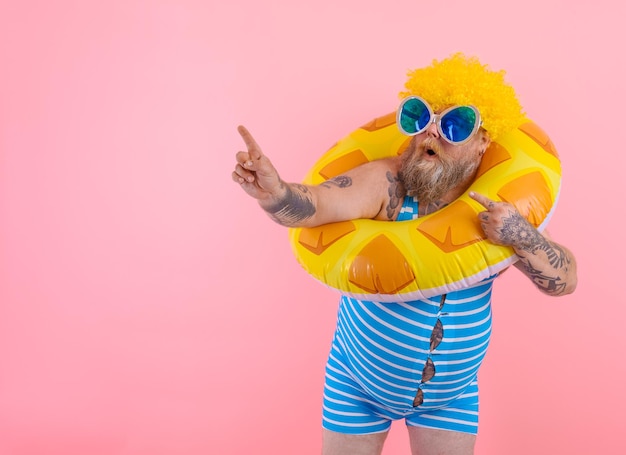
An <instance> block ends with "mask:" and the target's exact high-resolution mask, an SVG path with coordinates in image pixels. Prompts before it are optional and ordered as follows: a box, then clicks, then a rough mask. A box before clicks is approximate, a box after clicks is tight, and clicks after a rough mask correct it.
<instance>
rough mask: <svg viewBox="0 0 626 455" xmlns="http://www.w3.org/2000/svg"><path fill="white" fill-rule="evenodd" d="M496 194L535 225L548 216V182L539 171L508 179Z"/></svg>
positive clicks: (549, 203)
mask: <svg viewBox="0 0 626 455" xmlns="http://www.w3.org/2000/svg"><path fill="white" fill-rule="evenodd" d="M498 196H499V197H500V198H501V199H502V200H503V201H506V202H509V203H511V204H513V205H514V206H515V208H516V209H517V210H518V211H519V213H520V214H521V215H522V216H523V217H524V218H526V219H527V220H528V221H529V222H530V223H531V224H532V225H533V226H535V227H537V226H539V225H540V224H541V222H542V221H543V220H544V219H545V218H546V217H547V216H548V210H549V208H550V207H552V205H553V200H552V196H551V195H550V187H549V186H548V182H546V179H545V178H544V177H543V175H542V174H541V172H539V171H536V172H531V173H530V174H525V175H522V176H521V177H518V178H516V179H515V180H512V181H510V182H509V183H507V184H506V185H504V186H503V187H502V188H500V189H499V190H498Z"/></svg>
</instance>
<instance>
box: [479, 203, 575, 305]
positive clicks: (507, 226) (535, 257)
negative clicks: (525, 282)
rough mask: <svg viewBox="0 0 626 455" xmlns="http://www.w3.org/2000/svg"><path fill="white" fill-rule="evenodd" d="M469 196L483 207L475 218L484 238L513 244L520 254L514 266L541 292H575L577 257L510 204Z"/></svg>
mask: <svg viewBox="0 0 626 455" xmlns="http://www.w3.org/2000/svg"><path fill="white" fill-rule="evenodd" d="M470 196H471V197H472V198H473V199H475V200H476V201H478V202H480V203H481V204H482V205H483V206H484V207H485V209H486V210H485V211H484V212H481V213H479V214H478V218H479V221H480V223H481V226H482V228H483V231H484V232H485V235H486V236H487V238H488V239H489V240H491V241H492V242H493V243H496V244H498V245H506V246H511V247H513V249H514V250H515V253H516V254H517V255H518V256H519V258H520V260H519V261H518V262H517V263H516V264H515V266H516V267H517V268H518V269H519V270H520V271H521V272H522V273H524V275H526V276H527V277H528V278H530V280H531V281H532V282H533V283H535V285H536V286H537V288H538V289H539V290H540V291H541V292H543V293H544V294H548V295H553V296H560V295H567V294H571V293H572V292H574V289H576V284H577V279H578V278H577V274H576V258H575V257H574V255H573V254H572V253H571V251H569V250H568V249H567V248H565V247H564V246H562V245H559V244H558V243H556V242H554V241H553V240H552V239H550V238H549V236H548V235H547V234H542V233H540V232H539V231H538V230H537V229H535V227H534V226H533V225H531V224H530V223H529V222H528V221H527V220H526V219H525V218H524V217H523V216H522V215H520V213H519V212H518V211H517V210H516V209H515V207H514V206H513V205H511V204H508V203H506V202H495V201H492V200H491V199H489V198H487V197H485V196H483V195H481V194H477V193H470Z"/></svg>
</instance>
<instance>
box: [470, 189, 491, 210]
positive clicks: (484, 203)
mask: <svg viewBox="0 0 626 455" xmlns="http://www.w3.org/2000/svg"><path fill="white" fill-rule="evenodd" d="M469 197H471V198H472V199H474V200H475V201H477V202H478V203H480V205H482V206H483V207H485V208H486V209H487V210H489V209H491V208H493V206H494V205H495V202H494V201H492V200H491V199H489V198H488V197H487V196H483V195H482V194H479V193H476V192H475V191H470V193H469Z"/></svg>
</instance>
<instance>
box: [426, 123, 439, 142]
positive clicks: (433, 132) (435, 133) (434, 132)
mask: <svg viewBox="0 0 626 455" xmlns="http://www.w3.org/2000/svg"><path fill="white" fill-rule="evenodd" d="M426 133H427V134H428V135H429V136H431V137H434V138H437V139H439V129H438V128H437V122H430V124H429V125H428V127H426Z"/></svg>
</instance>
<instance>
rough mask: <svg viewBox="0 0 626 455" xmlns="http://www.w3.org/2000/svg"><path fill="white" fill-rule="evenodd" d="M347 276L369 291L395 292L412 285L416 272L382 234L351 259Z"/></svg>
mask: <svg viewBox="0 0 626 455" xmlns="http://www.w3.org/2000/svg"><path fill="white" fill-rule="evenodd" d="M348 279H349V280H350V282H351V283H352V284H354V285H355V286H358V287H359V288H361V289H363V290H365V291H367V292H370V293H372V294H395V293H397V292H399V291H400V290H401V289H403V288H405V287H406V286H408V285H409V284H411V283H412V282H413V280H415V275H414V274H413V271H412V270H411V266H410V264H409V263H408V261H407V260H406V258H405V257H404V254H402V251H400V250H399V249H398V247H396V245H394V243H393V242H392V241H391V240H389V239H388V238H387V237H386V236H385V235H383V234H381V235H379V236H377V237H375V238H374V239H373V240H372V241H370V242H369V243H368V244H367V245H365V247H364V248H363V249H362V250H361V251H360V252H359V253H358V255H357V256H356V257H355V258H354V261H352V264H351V265H350V270H349V276H348Z"/></svg>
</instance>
